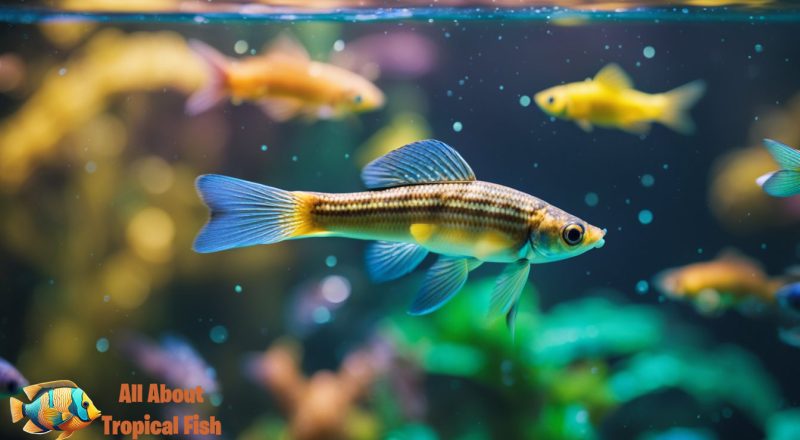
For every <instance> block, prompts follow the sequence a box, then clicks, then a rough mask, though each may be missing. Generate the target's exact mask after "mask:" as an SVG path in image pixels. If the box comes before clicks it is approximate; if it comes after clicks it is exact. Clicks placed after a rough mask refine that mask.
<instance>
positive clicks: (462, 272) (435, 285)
mask: <svg viewBox="0 0 800 440" xmlns="http://www.w3.org/2000/svg"><path fill="white" fill-rule="evenodd" d="M469 260H470V259H468V258H463V257H448V256H441V257H439V259H438V260H437V261H436V263H434V265H433V266H431V268H430V269H429V270H428V273H427V274H426V275H425V281H424V282H423V284H422V288H421V289H420V291H419V293H417V296H416V297H415V298H414V301H413V302H412V303H411V306H410V307H409V309H408V313H409V314H411V315H426V314H428V313H431V312H433V311H435V310H437V309H439V308H440V307H442V306H443V305H444V304H445V303H446V302H447V301H449V300H450V299H452V298H453V296H455V294H456V293H458V291H459V290H461V288H462V287H464V283H466V282H467V275H468V274H469Z"/></svg>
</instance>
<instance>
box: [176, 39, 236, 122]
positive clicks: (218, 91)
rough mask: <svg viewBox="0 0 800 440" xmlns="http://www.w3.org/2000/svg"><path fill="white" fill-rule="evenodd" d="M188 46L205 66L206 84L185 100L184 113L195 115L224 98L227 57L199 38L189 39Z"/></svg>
mask: <svg viewBox="0 0 800 440" xmlns="http://www.w3.org/2000/svg"><path fill="white" fill-rule="evenodd" d="M189 48H191V50H192V52H194V53H195V54H196V55H197V56H198V57H199V58H200V59H202V60H203V63H204V64H205V66H206V71H207V77H208V78H207V80H206V84H205V85H204V86H203V87H201V88H200V89H199V90H197V91H196V92H194V93H193V94H192V96H190V97H189V99H188V100H187V101H186V113H188V114H190V115H196V114H199V113H203V112H205V111H206V110H208V109H210V108H212V107H214V106H215V105H217V104H218V103H219V102H220V101H222V100H223V99H224V98H225V82H226V78H227V66H228V59H227V58H226V57H225V55H223V54H221V53H220V52H219V51H217V50H216V49H214V48H213V47H211V46H209V45H208V44H206V43H203V42H202V41H199V40H189Z"/></svg>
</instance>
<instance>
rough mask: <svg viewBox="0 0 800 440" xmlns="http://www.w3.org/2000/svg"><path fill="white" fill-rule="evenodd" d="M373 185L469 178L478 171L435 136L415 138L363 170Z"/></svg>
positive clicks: (369, 183)
mask: <svg viewBox="0 0 800 440" xmlns="http://www.w3.org/2000/svg"><path fill="white" fill-rule="evenodd" d="M361 179H362V180H363V181H364V185H366V186H367V188H370V189H377V188H392V187H395V186H405V185H419V184H423V183H434V182H468V181H473V180H475V173H473V172H472V168H470V167H469V164H467V162H466V161H464V159H463V158H462V157H461V155H459V154H458V152H456V150H454V149H453V148H452V147H450V146H449V145H447V144H445V143H444V142H441V141H437V140H434V139H428V140H424V141H419V142H414V143H411V144H408V145H405V146H402V147H400V148H398V149H396V150H394V151H390V152H389V153H387V154H386V155H384V156H382V157H379V158H377V159H375V160H373V161H372V162H370V163H369V164H367V166H365V167H364V170H363V171H362V172H361Z"/></svg>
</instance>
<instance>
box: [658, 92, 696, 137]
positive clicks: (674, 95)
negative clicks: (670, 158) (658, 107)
mask: <svg viewBox="0 0 800 440" xmlns="http://www.w3.org/2000/svg"><path fill="white" fill-rule="evenodd" d="M705 92H706V83H705V81H703V80H696V81H692V82H690V83H688V84H684V85H682V86H680V87H677V88H675V89H672V90H670V91H669V92H666V93H664V94H663V95H662V96H663V97H664V98H665V101H666V102H665V104H664V107H663V110H662V111H661V114H660V115H659V116H658V118H657V119H658V121H659V122H661V123H662V124H664V125H666V126H667V127H669V128H671V129H673V130H675V131H677V132H678V133H681V134H686V135H689V134H693V133H694V130H695V126H694V121H692V117H691V116H690V115H689V111H690V110H691V108H692V107H693V106H694V105H695V104H696V103H697V101H699V100H700V98H702V97H703V95H704V94H705Z"/></svg>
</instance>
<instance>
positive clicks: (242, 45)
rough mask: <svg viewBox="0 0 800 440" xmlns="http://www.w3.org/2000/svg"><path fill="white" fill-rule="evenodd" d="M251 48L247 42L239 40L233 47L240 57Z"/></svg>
mask: <svg viewBox="0 0 800 440" xmlns="http://www.w3.org/2000/svg"><path fill="white" fill-rule="evenodd" d="M249 48H250V45H249V44H247V41H244V40H239V41H237V42H236V43H235V44H234V45H233V51H234V52H236V53H237V54H239V55H242V54H244V53H245V52H247V49H249Z"/></svg>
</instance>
